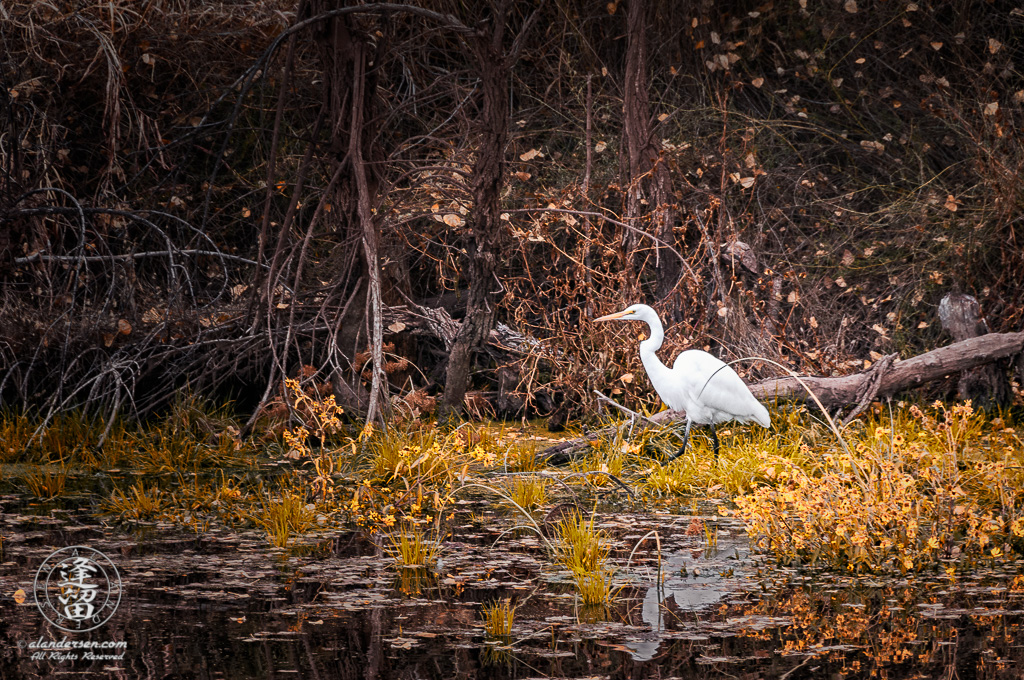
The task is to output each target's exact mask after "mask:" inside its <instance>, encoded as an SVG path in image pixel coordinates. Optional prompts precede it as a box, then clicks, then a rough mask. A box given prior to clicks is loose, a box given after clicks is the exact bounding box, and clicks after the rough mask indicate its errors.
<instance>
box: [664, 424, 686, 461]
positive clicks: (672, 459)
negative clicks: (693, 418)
mask: <svg viewBox="0 0 1024 680" xmlns="http://www.w3.org/2000/svg"><path fill="white" fill-rule="evenodd" d="M691 424H692V423H690V421H689V420H687V421H686V431H685V432H683V445H682V446H680V447H679V450H678V451H676V455H674V456H672V457H671V458H669V459H668V460H666V461H665V462H666V463H671V462H672V461H674V460H675V459H676V458H678V457H679V456H681V455H683V454H684V453H686V445H687V444H688V443H689V442H690V425H691Z"/></svg>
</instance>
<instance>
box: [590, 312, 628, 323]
mask: <svg viewBox="0 0 1024 680" xmlns="http://www.w3.org/2000/svg"><path fill="white" fill-rule="evenodd" d="M632 313H633V312H631V311H629V310H625V311H622V312H615V313H614V314H608V315H607V316H602V317H599V318H597V319H594V321H614V320H615V319H621V318H623V317H627V316H629V315H630V314H632Z"/></svg>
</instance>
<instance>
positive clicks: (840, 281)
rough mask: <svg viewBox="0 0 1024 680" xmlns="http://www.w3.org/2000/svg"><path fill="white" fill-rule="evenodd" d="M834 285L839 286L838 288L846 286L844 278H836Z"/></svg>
mask: <svg viewBox="0 0 1024 680" xmlns="http://www.w3.org/2000/svg"><path fill="white" fill-rule="evenodd" d="M836 285H837V286H839V287H840V288H846V279H844V278H843V277H842V276H840V277H839V278H838V279H836Z"/></svg>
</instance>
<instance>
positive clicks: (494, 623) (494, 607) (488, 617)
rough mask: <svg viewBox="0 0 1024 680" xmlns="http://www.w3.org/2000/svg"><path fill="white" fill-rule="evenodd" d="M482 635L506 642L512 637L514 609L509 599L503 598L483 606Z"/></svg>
mask: <svg viewBox="0 0 1024 680" xmlns="http://www.w3.org/2000/svg"><path fill="white" fill-rule="evenodd" d="M482 611H483V617H484V633H485V634H486V635H487V637H489V638H497V639H500V640H507V639H508V638H509V637H510V636H511V635H512V623H513V621H514V620H515V617H516V607H515V605H514V604H512V599H511V598H508V597H506V598H504V599H501V600H498V601H496V602H491V603H490V604H485V605H484V606H483V610H482Z"/></svg>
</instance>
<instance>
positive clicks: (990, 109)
mask: <svg viewBox="0 0 1024 680" xmlns="http://www.w3.org/2000/svg"><path fill="white" fill-rule="evenodd" d="M997 111H999V102H989V103H988V104H985V115H986V116H994V115H996V112H997Z"/></svg>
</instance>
